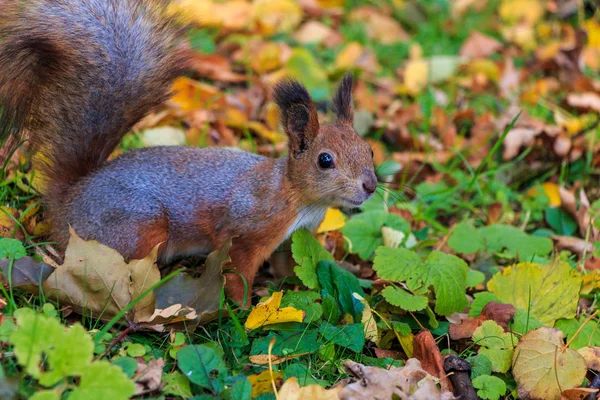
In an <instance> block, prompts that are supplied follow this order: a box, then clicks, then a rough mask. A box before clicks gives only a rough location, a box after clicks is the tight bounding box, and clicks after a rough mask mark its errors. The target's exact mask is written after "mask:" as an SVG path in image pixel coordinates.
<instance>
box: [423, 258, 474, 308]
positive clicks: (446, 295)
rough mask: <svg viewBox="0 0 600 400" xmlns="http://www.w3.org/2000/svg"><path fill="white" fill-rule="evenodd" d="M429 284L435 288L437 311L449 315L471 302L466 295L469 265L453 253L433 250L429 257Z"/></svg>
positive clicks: (426, 277)
mask: <svg viewBox="0 0 600 400" xmlns="http://www.w3.org/2000/svg"><path fill="white" fill-rule="evenodd" d="M426 267H427V275H426V276H425V277H424V279H425V280H426V283H427V286H429V285H433V288H434V290H435V297H436V304H435V312H436V313H437V314H439V315H449V314H452V313H453V312H457V311H462V309H463V308H465V307H466V306H467V305H469V302H468V301H467V298H466V296H465V287H466V280H467V271H468V269H469V267H467V264H466V263H465V262H464V261H463V260H461V259H460V258H458V257H456V256H453V255H451V254H446V253H442V252H439V251H433V252H431V254H429V257H427V264H426Z"/></svg>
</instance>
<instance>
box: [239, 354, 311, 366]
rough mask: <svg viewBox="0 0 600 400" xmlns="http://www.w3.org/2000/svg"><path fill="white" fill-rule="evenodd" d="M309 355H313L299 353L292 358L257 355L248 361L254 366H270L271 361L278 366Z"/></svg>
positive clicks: (250, 357)
mask: <svg viewBox="0 0 600 400" xmlns="http://www.w3.org/2000/svg"><path fill="white" fill-rule="evenodd" d="M307 354H311V353H298V354H293V355H291V356H279V355H275V354H271V357H269V355H268V354H255V355H253V356H249V357H248V359H249V360H250V362H252V363H253V364H258V365H267V364H269V361H270V362H271V364H273V365H277V364H281V363H282V362H285V361H288V360H293V359H294V358H299V357H302V356H305V355H307Z"/></svg>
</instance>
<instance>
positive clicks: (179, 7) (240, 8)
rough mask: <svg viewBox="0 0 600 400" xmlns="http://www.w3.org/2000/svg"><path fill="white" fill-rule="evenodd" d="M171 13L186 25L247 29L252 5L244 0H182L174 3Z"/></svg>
mask: <svg viewBox="0 0 600 400" xmlns="http://www.w3.org/2000/svg"><path fill="white" fill-rule="evenodd" d="M169 11H170V13H172V14H177V15H178V16H179V17H180V18H181V19H182V20H183V22H185V23H193V24H196V25H199V26H202V27H211V28H225V29H230V30H242V29H245V28H246V27H248V25H249V23H250V16H251V6H250V3H248V2H247V1H244V0H233V1H228V2H226V3H217V2H214V1H213V0H180V1H178V2H172V3H171V5H170V7H169Z"/></svg>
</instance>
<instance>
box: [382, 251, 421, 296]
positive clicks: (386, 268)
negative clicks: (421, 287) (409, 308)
mask: <svg viewBox="0 0 600 400" xmlns="http://www.w3.org/2000/svg"><path fill="white" fill-rule="evenodd" d="M373 269H374V270H375V272H377V276H379V277H380V278H381V279H385V280H388V281H393V282H407V283H408V287H409V288H415V287H416V286H417V285H418V284H419V283H417V282H418V281H419V279H418V278H419V276H420V275H421V274H424V273H425V268H424V265H423V262H422V261H421V258H420V257H419V256H418V254H417V253H415V252H414V251H412V250H408V249H403V248H398V249H392V248H389V247H383V246H382V247H379V248H378V249H377V250H376V251H375V260H374V261H373Z"/></svg>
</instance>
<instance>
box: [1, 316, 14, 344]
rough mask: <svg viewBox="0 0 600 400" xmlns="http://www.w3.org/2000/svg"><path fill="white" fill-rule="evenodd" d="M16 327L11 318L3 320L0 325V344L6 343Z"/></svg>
mask: <svg viewBox="0 0 600 400" xmlns="http://www.w3.org/2000/svg"><path fill="white" fill-rule="evenodd" d="M16 327H17V326H16V325H15V323H14V321H13V320H12V318H4V320H3V321H2V324H1V325H0V342H8V340H9V339H10V335H12V333H13V331H14V330H15V329H16Z"/></svg>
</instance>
